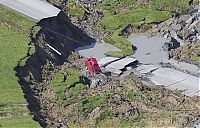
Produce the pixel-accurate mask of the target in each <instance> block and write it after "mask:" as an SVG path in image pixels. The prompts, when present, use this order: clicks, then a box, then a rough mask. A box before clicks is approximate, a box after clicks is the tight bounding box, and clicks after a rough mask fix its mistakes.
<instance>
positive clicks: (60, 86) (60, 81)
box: [51, 69, 85, 106]
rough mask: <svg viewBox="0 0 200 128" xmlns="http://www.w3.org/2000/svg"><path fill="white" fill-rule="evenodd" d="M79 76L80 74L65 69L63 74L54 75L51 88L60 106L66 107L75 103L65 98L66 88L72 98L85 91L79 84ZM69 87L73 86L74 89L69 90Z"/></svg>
mask: <svg viewBox="0 0 200 128" xmlns="http://www.w3.org/2000/svg"><path fill="white" fill-rule="evenodd" d="M81 75H82V74H81V73H80V72H78V71H77V70H73V69H66V70H65V71H64V73H63V72H57V73H56V76H55V79H54V80H53V81H52V82H51V88H52V89H53V91H54V92H55V93H56V98H57V100H58V101H59V102H60V103H61V104H62V105H64V106H66V105H69V104H71V103H74V102H75V101H74V100H72V99H68V98H66V96H65V92H66V90H67V89H68V88H69V92H71V93H72V94H73V95H74V96H76V95H78V94H79V93H80V92H81V91H83V90H84V89H85V87H84V85H83V84H81V83H79V82H80V76H81ZM76 83H79V84H76ZM71 85H74V87H71V88H70V86H71Z"/></svg>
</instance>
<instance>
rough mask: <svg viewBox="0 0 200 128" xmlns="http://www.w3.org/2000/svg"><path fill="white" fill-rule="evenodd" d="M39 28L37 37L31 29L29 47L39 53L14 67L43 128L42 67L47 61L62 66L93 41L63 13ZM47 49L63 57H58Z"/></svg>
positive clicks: (44, 121)
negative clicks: (78, 49)
mask: <svg viewBox="0 0 200 128" xmlns="http://www.w3.org/2000/svg"><path fill="white" fill-rule="evenodd" d="M37 25H38V26H40V27H41V28H40V30H39V32H38V33H37V34H36V36H35V37H33V32H32V31H33V30H34V27H33V28H32V29H31V33H30V38H31V42H30V44H29V45H32V44H34V46H35V50H36V51H35V53H34V54H32V55H30V49H29V50H28V51H27V56H25V57H24V58H22V59H21V60H20V61H19V63H18V65H17V66H16V67H15V71H16V75H17V76H18V78H19V81H18V82H19V84H20V85H21V88H22V90H23V92H24V97H25V98H26V100H27V102H28V108H29V110H30V112H31V113H32V114H33V116H34V120H36V121H38V122H39V123H40V125H41V127H47V123H46V120H45V117H44V116H42V113H41V109H42V107H41V99H42V97H41V93H42V91H43V90H44V89H45V86H43V85H41V83H42V82H43V81H44V78H43V77H42V70H43V66H44V65H46V63H47V61H51V62H52V65H62V64H63V63H64V61H65V59H66V58H67V57H68V55H69V54H70V52H72V51H74V49H75V48H78V47H83V46H85V45H89V44H91V43H93V42H94V39H92V38H90V37H88V36H87V35H86V34H84V33H83V32H82V31H81V30H80V29H79V28H77V27H76V26H74V25H73V24H72V23H71V22H70V20H69V19H68V17H67V16H66V15H65V14H64V13H63V12H60V13H59V14H58V16H55V17H51V18H47V19H43V20H41V21H40V22H38V24H37ZM48 45H50V46H52V47H54V48H55V49H57V50H58V51H59V52H61V53H62V54H61V55H59V54H57V53H56V52H55V51H54V50H52V49H51V48H50V47H48ZM26 58H28V59H27V61H26V63H25V65H24V66H21V65H20V63H21V62H22V61H24V59H26Z"/></svg>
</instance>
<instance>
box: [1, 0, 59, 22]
mask: <svg viewBox="0 0 200 128" xmlns="http://www.w3.org/2000/svg"><path fill="white" fill-rule="evenodd" d="M0 4H2V5H4V6H6V7H8V8H11V9H13V10H15V11H18V12H20V13H22V14H24V15H26V16H29V17H31V18H33V19H35V20H37V21H40V20H41V19H43V18H48V17H53V16H57V14H58V13H59V12H60V10H59V9H58V8H56V7H54V6H53V5H50V4H48V3H46V2H44V1H41V0H0Z"/></svg>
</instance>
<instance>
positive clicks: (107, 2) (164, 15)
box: [97, 0, 189, 57]
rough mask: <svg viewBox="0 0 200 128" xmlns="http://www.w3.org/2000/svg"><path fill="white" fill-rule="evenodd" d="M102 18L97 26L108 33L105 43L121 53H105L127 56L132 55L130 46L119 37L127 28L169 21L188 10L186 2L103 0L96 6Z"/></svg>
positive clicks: (125, 40)
mask: <svg viewBox="0 0 200 128" xmlns="http://www.w3.org/2000/svg"><path fill="white" fill-rule="evenodd" d="M97 7H98V8H100V9H101V10H102V11H103V13H104V17H103V18H102V19H101V20H100V21H99V23H98V26H99V27H100V30H101V31H103V32H108V33H110V34H109V36H108V37H106V39H105V42H107V43H111V44H113V45H115V46H116V47H118V48H119V49H121V50H122V52H115V51H114V52H107V53H106V55H107V56H117V57H122V56H127V55H131V54H133V53H134V50H135V49H132V45H131V44H130V42H129V41H128V40H127V39H126V37H123V36H121V35H120V32H121V31H122V30H123V29H124V28H125V27H126V26H127V25H129V24H130V25H132V26H135V27H137V26H140V25H143V26H148V25H151V24H155V23H160V22H162V21H165V20H167V19H169V18H170V17H171V16H172V15H173V13H179V12H185V11H187V10H188V8H189V3H188V2H187V1H186V0H152V1H149V2H147V3H144V2H143V1H140V0H118V1H113V0H104V1H103V2H102V3H100V4H98V5H97Z"/></svg>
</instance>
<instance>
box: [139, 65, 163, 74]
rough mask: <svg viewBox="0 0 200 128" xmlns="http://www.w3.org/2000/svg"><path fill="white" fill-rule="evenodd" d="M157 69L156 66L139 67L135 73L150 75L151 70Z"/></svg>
mask: <svg viewBox="0 0 200 128" xmlns="http://www.w3.org/2000/svg"><path fill="white" fill-rule="evenodd" d="M158 68H159V67H158V66H156V65H140V66H138V67H137V68H135V69H136V71H138V72H140V73H142V74H147V73H150V72H151V71H153V70H156V69H158Z"/></svg>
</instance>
